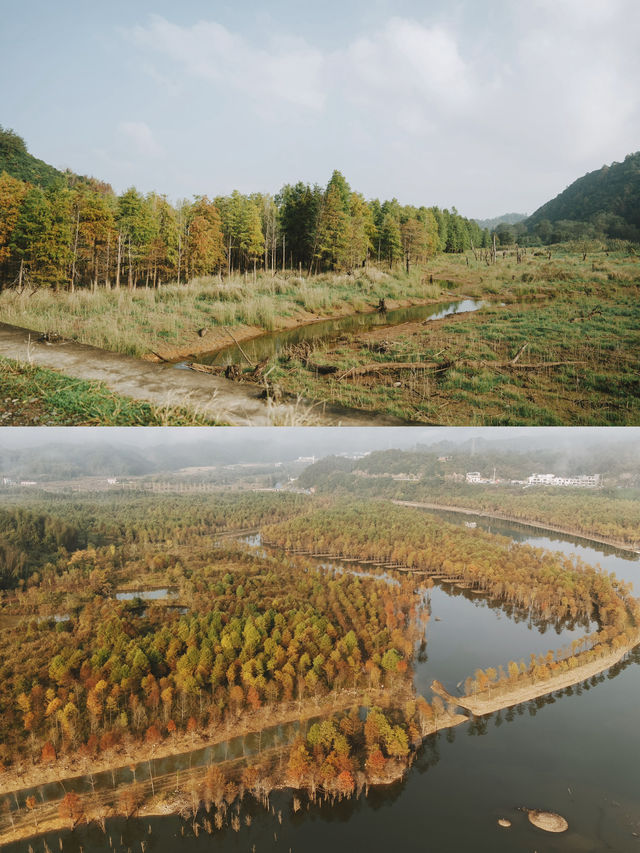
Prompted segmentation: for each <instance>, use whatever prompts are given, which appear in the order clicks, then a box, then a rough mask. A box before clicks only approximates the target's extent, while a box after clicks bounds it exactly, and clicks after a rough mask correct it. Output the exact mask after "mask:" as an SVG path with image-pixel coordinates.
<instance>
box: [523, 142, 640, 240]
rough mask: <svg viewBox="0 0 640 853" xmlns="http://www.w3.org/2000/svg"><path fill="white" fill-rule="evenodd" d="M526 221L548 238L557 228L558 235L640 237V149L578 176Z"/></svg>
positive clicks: (534, 229)
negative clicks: (618, 161) (584, 225)
mask: <svg viewBox="0 0 640 853" xmlns="http://www.w3.org/2000/svg"><path fill="white" fill-rule="evenodd" d="M578 223H582V224H584V223H586V224H587V225H588V226H589V227H588V228H584V227H581V228H579V227H578V226H577V224H578ZM526 225H527V227H528V229H529V231H533V232H534V233H536V234H538V236H540V237H541V238H542V239H543V240H545V241H546V240H547V238H548V237H550V236H551V233H552V232H554V231H555V232H560V233H557V234H556V239H557V238H558V237H560V239H571V238H572V237H574V236H578V234H580V235H581V236H582V235H584V236H591V235H593V236H595V235H605V236H607V237H614V238H621V239H626V240H638V239H640V151H637V152H636V153H635V154H628V155H627V156H626V157H625V158H624V161H623V162H622V163H612V164H611V165H610V166H603V167H602V168H601V169H598V170H596V171H595V172H589V173H588V174H586V175H584V176H583V177H582V178H578V180H577V181H574V182H573V183H572V184H571V185H570V186H569V187H567V189H566V190H565V191H564V192H562V193H560V195H558V196H556V198H554V199H552V200H551V201H548V202H547V203H546V204H543V205H542V207H540V208H538V210H536V211H535V213H533V214H532V215H531V216H530V217H529V218H528V219H527V220H526ZM565 232H566V233H565Z"/></svg>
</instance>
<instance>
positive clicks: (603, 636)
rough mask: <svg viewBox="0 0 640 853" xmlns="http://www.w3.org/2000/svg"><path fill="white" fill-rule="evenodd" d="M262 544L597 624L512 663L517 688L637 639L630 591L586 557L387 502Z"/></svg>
mask: <svg viewBox="0 0 640 853" xmlns="http://www.w3.org/2000/svg"><path fill="white" fill-rule="evenodd" d="M263 535H264V539H265V541H267V542H269V543H271V544H273V545H276V546H279V547H281V548H283V549H285V550H287V551H291V550H293V551H303V552H305V553H319V554H324V553H330V554H332V555H333V556H335V557H336V558H348V559H358V560H362V561H367V562H374V563H377V564H378V565H384V566H388V567H396V568H404V569H409V570H411V571H418V572H424V573H427V574H435V575H436V576H440V577H445V578H447V579H454V580H456V581H458V582H460V583H461V584H463V585H464V586H465V587H467V588H469V589H472V590H477V591H479V592H485V593H487V594H490V595H492V596H495V597H497V598H499V599H500V600H502V601H506V602H508V603H510V604H513V605H515V606H517V607H519V608H522V609H524V610H525V611H529V612H531V613H535V614H537V615H538V616H542V617H543V618H545V619H547V620H562V619H565V618H571V619H576V618H581V619H583V620H589V621H590V620H593V621H595V622H596V623H597V626H598V627H597V630H596V631H595V632H593V633H592V634H590V635H588V636H587V637H585V638H584V639H583V640H582V641H580V642H578V643H576V645H575V646H574V647H572V648H571V649H570V650H569V651H568V652H564V653H561V654H558V655H555V654H553V653H552V654H551V657H550V658H548V659H543V660H539V659H538V658H535V660H532V661H531V663H530V665H529V666H528V667H527V666H524V665H523V666H522V667H520V666H518V665H517V664H514V665H513V666H512V663H513V662H511V663H510V664H509V673H508V675H507V676H505V678H507V677H508V678H511V680H512V683H515V682H516V681H517V680H518V679H519V678H520V676H527V675H528V676H533V677H535V678H536V679H538V680H544V678H546V677H550V675H552V674H554V673H556V672H560V671H564V670H566V669H567V668H573V667H575V666H577V665H578V664H579V663H583V662H586V661H588V660H591V659H593V658H594V657H598V656H603V655H605V654H607V653H608V652H609V651H616V650H618V649H623V648H625V647H626V646H628V645H629V643H630V642H631V641H632V640H634V638H635V639H636V640H637V636H638V626H639V625H640V603H639V602H638V600H637V599H635V598H633V596H632V588H631V584H629V583H626V582H625V581H622V580H620V579H618V578H616V577H615V575H612V574H611V575H610V574H607V573H605V572H603V571H602V570H599V569H595V568H593V567H591V566H589V565H587V564H585V563H584V562H583V561H582V560H580V559H579V558H578V557H569V556H565V555H562V554H560V553H551V552H548V551H543V550H541V549H537V548H533V547H531V546H529V545H522V544H517V543H514V542H511V541H510V540H508V539H506V538H505V537H501V536H496V535H494V534H490V533H486V532H484V531H481V530H474V531H473V533H470V532H469V531H468V530H466V529H465V528H463V527H459V526H456V525H452V524H446V523H444V522H442V521H440V520H439V519H437V518H436V517H434V516H429V515H427V514H426V513H424V512H422V511H418V510H412V509H408V508H405V507H402V508H400V507H395V506H389V504H388V503H383V502H380V501H358V502H355V501H347V500H343V501H340V502H337V503H336V502H334V504H333V505H332V506H331V507H330V508H325V509H322V510H316V511H313V512H310V513H307V514H302V515H298V516H296V517H294V518H292V519H289V520H286V521H284V522H280V523H279V524H275V525H267V526H265V527H264V528H263ZM514 667H515V668H514ZM492 672H493V671H492ZM485 675H486V673H485ZM496 678H498V676H496ZM480 680H482V679H480ZM491 680H495V679H492V678H489V681H491ZM476 682H478V678H476ZM482 683H484V682H482ZM474 689H478V685H477V684H475V685H474Z"/></svg>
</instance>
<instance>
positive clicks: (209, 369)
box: [189, 361, 222, 373]
mask: <svg viewBox="0 0 640 853" xmlns="http://www.w3.org/2000/svg"><path fill="white" fill-rule="evenodd" d="M189 367H190V368H191V370H197V371H198V372H199V373H222V368H221V367H220V366H219V365H213V364H198V362H197V361H192V362H191V363H190V364H189Z"/></svg>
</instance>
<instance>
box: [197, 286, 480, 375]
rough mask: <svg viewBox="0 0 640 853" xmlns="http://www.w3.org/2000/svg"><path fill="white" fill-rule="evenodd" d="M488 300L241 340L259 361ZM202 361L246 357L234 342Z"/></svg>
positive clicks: (456, 311)
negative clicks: (302, 345) (301, 345)
mask: <svg viewBox="0 0 640 853" xmlns="http://www.w3.org/2000/svg"><path fill="white" fill-rule="evenodd" d="M485 304H486V303H485V302H484V301H482V300H475V299H462V300H458V301H450V302H445V303H442V304H439V305H412V306H410V307H408V308H394V309H393V310H391V311H387V312H386V313H384V314H380V313H377V312H369V313H367V314H352V315H349V316H347V317H339V318H337V319H334V320H322V321H320V322H318V323H309V324H308V325H306V326H299V327H298V328H295V329H285V330H283V331H280V332H270V333H267V334H265V335H260V336H259V337H257V338H252V339H251V340H248V341H243V342H242V349H243V350H244V351H245V353H246V354H247V355H248V357H249V358H250V359H251V361H253V362H254V363H255V362H259V361H262V360H263V359H265V358H271V357H272V356H273V355H276V354H277V353H279V352H281V351H282V350H283V349H284V348H285V347H287V346H292V345H295V344H299V343H302V342H303V341H310V342H315V343H320V342H325V341H331V340H335V339H337V338H339V337H340V336H341V335H343V334H345V333H352V332H365V331H367V330H368V329H372V328H374V327H377V326H397V325H399V324H400V323H409V322H418V321H423V322H429V321H432V320H441V319H442V318H443V317H446V316H448V315H450V314H466V313H469V312H470V311H477V310H478V309H480V308H482V306H483V305H485ZM193 360H194V361H198V362H200V363H201V364H221V365H226V364H234V363H238V364H239V363H241V362H243V361H244V360H245V359H244V356H243V355H242V353H241V352H240V349H239V348H238V347H237V346H236V345H235V344H230V345H229V346H228V347H225V348H224V349H221V350H217V351H216V352H214V353H210V354H208V355H207V354H204V355H197V356H194V358H193Z"/></svg>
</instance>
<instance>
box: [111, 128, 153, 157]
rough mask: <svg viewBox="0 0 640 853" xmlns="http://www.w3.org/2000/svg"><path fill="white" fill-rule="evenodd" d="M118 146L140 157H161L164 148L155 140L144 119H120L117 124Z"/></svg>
mask: <svg viewBox="0 0 640 853" xmlns="http://www.w3.org/2000/svg"><path fill="white" fill-rule="evenodd" d="M118 137H119V140H118V141H119V143H120V146H121V147H123V148H126V149H127V151H128V152H130V153H132V154H134V155H138V156H141V157H152V158H154V159H157V158H159V157H162V156H163V154H164V150H163V148H162V146H161V145H159V144H158V142H156V140H155V138H154V136H153V133H152V131H151V128H150V127H149V125H148V124H147V123H146V122H144V121H121V122H120V124H119V125H118Z"/></svg>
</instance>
